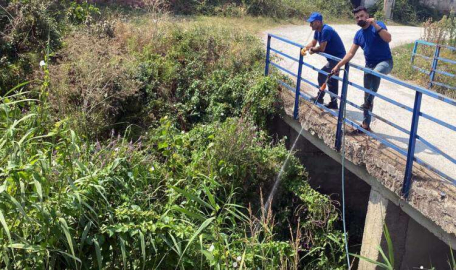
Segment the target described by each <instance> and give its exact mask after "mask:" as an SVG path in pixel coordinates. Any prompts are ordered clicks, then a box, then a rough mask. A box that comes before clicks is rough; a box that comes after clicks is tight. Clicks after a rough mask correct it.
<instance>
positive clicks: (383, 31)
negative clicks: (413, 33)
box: [367, 18, 391, 43]
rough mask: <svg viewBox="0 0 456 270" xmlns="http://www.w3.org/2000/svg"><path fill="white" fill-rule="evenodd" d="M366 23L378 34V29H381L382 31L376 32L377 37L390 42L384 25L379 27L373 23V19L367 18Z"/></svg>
mask: <svg viewBox="0 0 456 270" xmlns="http://www.w3.org/2000/svg"><path fill="white" fill-rule="evenodd" d="M367 22H369V23H370V24H372V26H373V27H374V28H375V30H376V31H377V32H378V31H379V30H380V29H383V30H382V31H380V32H378V35H379V36H380V37H381V38H382V39H383V41H385V42H387V43H390V42H391V34H390V32H388V30H387V29H386V26H385V25H380V24H379V23H377V22H376V21H375V19H374V18H369V19H367Z"/></svg>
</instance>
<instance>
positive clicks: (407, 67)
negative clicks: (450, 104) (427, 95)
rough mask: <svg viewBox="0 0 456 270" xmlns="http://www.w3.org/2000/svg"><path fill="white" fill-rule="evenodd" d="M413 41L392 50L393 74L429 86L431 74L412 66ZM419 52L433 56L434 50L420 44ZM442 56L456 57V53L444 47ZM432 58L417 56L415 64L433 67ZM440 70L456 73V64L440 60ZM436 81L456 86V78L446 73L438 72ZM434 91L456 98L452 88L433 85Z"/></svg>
mask: <svg viewBox="0 0 456 270" xmlns="http://www.w3.org/2000/svg"><path fill="white" fill-rule="evenodd" d="M413 46H414V44H413V43H409V44H404V45H402V46H398V47H396V48H394V49H393V50H392V54H393V60H394V69H393V72H392V75H394V76H396V77H398V78H399V79H402V80H405V81H409V82H412V83H415V84H417V85H420V86H423V87H425V88H428V84H429V76H428V75H427V74H425V73H422V72H419V71H418V70H416V69H414V68H412V64H411V62H410V58H411V55H412V51H413ZM417 53H419V54H422V55H426V56H428V57H432V56H433V53H434V50H433V48H432V49H429V48H426V47H424V46H421V45H420V46H419V47H418V51H417ZM440 56H441V57H444V58H448V59H453V60H454V59H456V54H455V53H452V52H450V51H449V50H446V49H442V50H441V53H440ZM431 64H432V63H431V60H426V59H423V58H421V57H418V56H417V57H416V58H415V64H414V65H415V66H418V67H420V68H423V69H425V70H430V67H431ZM438 69H439V70H443V71H446V72H449V73H453V74H456V65H451V64H447V63H443V62H442V61H440V62H439V66H438ZM435 81H437V82H442V83H445V84H448V85H451V86H456V79H454V78H449V77H447V76H444V75H439V74H436V76H435ZM432 90H433V91H436V92H438V93H440V94H443V95H446V96H448V97H450V98H453V99H455V98H456V91H455V90H451V89H446V88H443V87H437V86H434V87H432Z"/></svg>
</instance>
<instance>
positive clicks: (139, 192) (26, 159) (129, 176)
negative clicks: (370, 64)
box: [0, 0, 344, 269]
mask: <svg viewBox="0 0 456 270" xmlns="http://www.w3.org/2000/svg"><path fill="white" fill-rule="evenodd" d="M37 3H41V4H43V3H50V4H49V5H44V6H42V7H40V8H43V9H44V11H43V12H44V13H43V14H47V13H46V12H50V11H49V10H52V9H50V8H51V7H53V5H52V3H53V2H52V1H44V0H40V1H38V0H34V1H29V2H14V3H10V5H17V6H16V7H17V8H18V9H19V10H22V11H20V12H18V11H17V9H16V10H15V9H13V8H11V6H8V7H7V8H6V10H8V12H9V13H11V16H13V17H14V16H23V15H24V14H25V12H26V11H28V10H33V9H34V8H35V7H32V6H30V5H35V4H37ZM62 7H63V8H65V9H63V10H66V11H65V12H61V13H59V14H62V19H61V20H60V21H59V20H58V19H55V21H54V23H55V24H56V28H55V29H58V30H59V31H56V32H55V33H56V35H52V34H51V31H49V29H52V28H50V26H49V25H47V24H46V25H45V26H44V30H43V29H42V28H41V24H36V25H34V26H33V29H40V31H43V33H44V35H43V36H42V37H40V39H38V40H39V41H37V42H39V44H40V46H33V45H32V43H30V45H27V47H24V54H18V55H16V56H14V55H13V56H14V57H13V56H12V57H11V58H8V59H10V60H11V61H10V60H9V61H10V62H9V63H6V62H5V63H3V64H4V65H5V66H8V67H10V66H11V65H13V66H14V65H15V64H14V63H20V62H21V61H23V60H22V59H28V60H27V61H29V63H30V68H31V72H25V71H24V70H22V69H21V68H17V70H22V71H21V72H23V73H13V72H9V73H8V74H9V75H8V76H10V77H8V78H9V79H8V80H6V79H5V80H2V83H4V84H3V85H2V92H1V97H0V98H1V102H0V179H1V182H0V197H1V200H0V224H1V225H0V267H1V268H6V269H48V268H53V269H68V268H70V269H122V268H123V269H137V268H141V269H176V268H180V269H211V268H214V269H233V268H242V269H258V268H260V269H298V268H299V269H343V268H344V261H343V260H344V249H343V244H344V242H343V237H342V233H341V232H340V231H339V230H337V229H336V227H337V226H336V223H337V222H338V220H339V215H338V212H337V210H336V207H335V205H334V203H333V202H332V201H331V200H330V198H329V197H327V196H324V195H321V194H319V193H318V192H316V191H315V190H312V189H311V188H310V186H309V185H308V183H307V181H306V179H307V174H306V172H305V169H304V168H303V167H302V166H301V165H300V164H299V161H298V160H297V159H296V158H294V157H291V160H290V161H289V162H288V165H287V167H286V168H285V172H284V174H283V177H282V186H281V189H280V190H279V195H278V196H277V198H279V199H277V201H276V202H275V203H274V204H273V206H272V209H267V210H262V208H261V205H262V204H263V201H262V198H263V194H264V195H265V196H267V192H268V191H269V190H270V188H271V185H272V184H273V182H274V180H275V178H276V175H277V173H278V171H279V170H280V167H281V166H282V164H283V163H284V160H285V158H286V157H287V155H288V152H287V150H286V148H285V146H284V142H283V141H281V142H278V143H275V144H274V143H272V140H271V138H270V137H269V136H268V135H267V134H266V133H265V131H264V127H265V125H266V122H267V120H268V119H270V118H271V117H274V115H276V114H277V113H278V112H279V111H280V104H279V103H278V102H277V96H278V93H279V92H278V91H280V88H279V87H278V85H277V84H276V83H275V79H274V78H264V77H263V76H262V72H263V61H264V51H263V49H262V44H261V42H260V41H259V40H258V38H257V37H255V36H254V35H252V34H250V33H248V32H247V31H245V30H242V29H240V28H239V27H238V26H236V25H225V26H220V24H219V23H218V21H217V20H214V21H212V20H210V19H208V18H207V17H206V18H204V17H203V18H200V19H199V20H189V19H188V18H183V19H176V18H174V17H168V16H166V15H163V14H160V13H152V14H145V15H144V14H143V15H139V16H134V17H130V18H126V17H123V16H121V17H116V16H115V14H114V13H110V15H109V17H106V16H105V15H102V14H103V12H104V11H100V10H101V9H98V8H95V7H94V6H91V5H88V4H84V3H83V4H79V5H77V4H74V3H73V4H70V5H63V4H62ZM13 11H16V13H15V14H14V15H13ZM34 14H35V13H33V12H31V13H30V14H29V15H27V16H31V18H33V19H31V20H32V21H33V22H35V21H36V19H37V18H39V17H34V16H35V15H34ZM49 16H50V17H52V16H53V15H52V16H51V15H49ZM2 18H3V17H2ZM56 18H57V17H56ZM252 21H254V19H252ZM2 22H3V23H6V24H2V27H3V28H2V29H3V30H7V31H6V32H7V33H13V31H10V30H11V29H13V28H9V27H10V26H12V25H11V24H9V23H10V21H9V20H6V21H2ZM5 25H6V26H5ZM252 27H253V28H258V29H259V26H257V25H256V24H255V23H252ZM27 29H28V28H27ZM46 29H48V30H46ZM14 31H16V32H18V33H22V32H21V31H20V30H19V29H15V30H14ZM57 34H58V35H57ZM29 38H30V37H24V38H23V39H21V42H10V41H11V40H9V39H2V46H11V53H12V54H14V52H16V51H17V49H18V46H21V44H26V43H24V42H25V41H27V42H28V41H29ZM26 56H33V57H26ZM41 60H44V62H45V65H43V66H41V67H39V65H38V63H39V62H40V61H41ZM25 74H27V76H26V75H25ZM5 78H6V77H5ZM13 78H14V79H13ZM26 78H27V79H28V80H29V81H30V82H29V83H24V84H19V85H17V87H15V88H12V89H11V90H9V88H6V87H7V86H13V85H15V84H17V82H18V81H20V80H21V79H22V80H24V81H25V79H26ZM7 89H8V90H7ZM263 192H264V193H263Z"/></svg>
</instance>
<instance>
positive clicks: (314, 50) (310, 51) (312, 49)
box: [309, 47, 319, 54]
mask: <svg viewBox="0 0 456 270" xmlns="http://www.w3.org/2000/svg"><path fill="white" fill-rule="evenodd" d="M317 52H319V50H318V48H316V47H312V48H310V49H309V53H310V54H314V53H317Z"/></svg>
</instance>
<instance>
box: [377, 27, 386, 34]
mask: <svg viewBox="0 0 456 270" xmlns="http://www.w3.org/2000/svg"><path fill="white" fill-rule="evenodd" d="M382 30H385V28H383V27H382V28H380V29H379V30H378V31H377V34H378V33H380V32H381V31H382Z"/></svg>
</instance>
